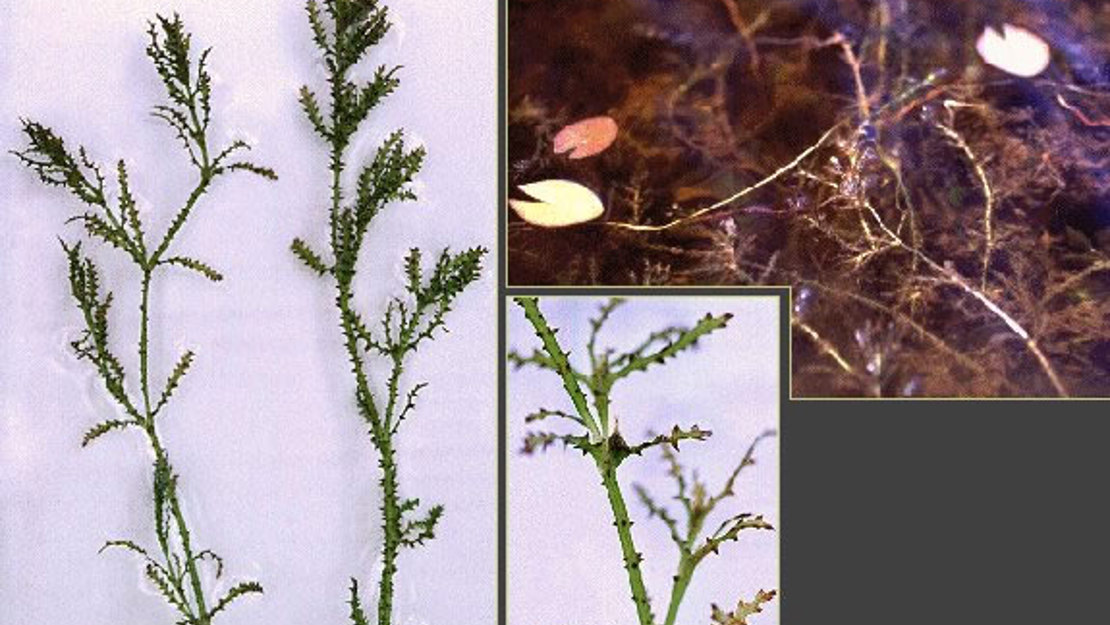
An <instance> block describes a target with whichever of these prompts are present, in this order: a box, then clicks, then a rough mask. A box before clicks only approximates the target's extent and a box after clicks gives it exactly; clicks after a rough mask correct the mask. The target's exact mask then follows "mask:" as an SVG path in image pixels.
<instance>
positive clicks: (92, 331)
mask: <svg viewBox="0 0 1110 625" xmlns="http://www.w3.org/2000/svg"><path fill="white" fill-rule="evenodd" d="M149 34H150V44H149V45H148V46H147V56H149V57H150V60H151V61H152V62H153V63H154V67H155V69H156V70H157V71H158V75H159V76H160V77H161V79H162V84H163V86H164V87H165V89H166V95H167V98H168V102H167V103H166V104H160V105H158V106H155V107H154V111H153V113H152V114H153V115H154V116H155V117H157V118H158V119H160V120H162V121H164V122H165V123H166V124H168V125H169V126H170V128H172V129H173V131H174V132H175V133H176V135H177V138H178V139H179V140H180V142H181V144H182V146H183V147H184V149H185V151H186V153H187V154H188V157H189V162H190V163H191V164H192V165H193V167H194V168H195V169H196V170H197V181H196V183H195V186H194V187H193V189H192V191H191V193H190V194H189V196H188V199H187V200H186V201H185V203H184V205H183V206H182V207H181V208H179V209H178V211H177V212H176V213H175V214H174V217H173V220H172V221H171V222H170V225H169V227H168V228H167V230H166V232H165V233H164V234H162V236H161V237H160V238H153V239H152V238H149V237H148V235H147V232H146V228H145V225H144V223H143V208H141V207H140V206H139V202H138V201H137V200H136V196H135V195H134V193H133V191H132V187H131V182H130V179H129V177H128V169H127V165H126V162H125V161H123V160H120V161H119V162H118V163H117V164H116V167H115V173H116V193H115V194H112V193H111V192H110V190H109V189H108V188H107V187H106V183H107V180H106V176H105V175H104V174H103V172H102V170H101V168H100V166H99V165H97V164H96V163H95V162H94V161H93V160H92V158H91V157H90V156H89V154H88V152H86V150H85V148H83V147H79V148H77V150H76V151H74V150H73V149H71V148H69V147H67V146H66V143H65V141H64V140H63V139H62V138H61V137H59V136H58V135H57V134H55V133H54V131H53V130H51V129H50V128H49V127H47V126H44V125H42V124H40V123H38V122H35V121H31V120H24V121H23V132H24V135H25V136H26V139H27V147H26V148H25V149H23V150H22V151H19V152H16V153H15V154H16V156H17V157H18V158H19V160H20V161H22V163H23V164H24V165H26V166H27V167H29V168H30V169H31V170H33V171H34V172H35V173H36V174H37V175H38V177H39V179H40V180H41V181H42V182H43V183H44V184H46V185H50V186H58V187H62V188H63V189H65V190H66V191H68V192H69V193H70V194H71V195H73V196H74V197H75V198H77V199H78V200H80V201H81V203H83V204H84V205H85V208H84V210H83V211H82V212H80V213H78V214H76V215H74V217H73V218H72V219H70V221H74V222H77V223H79V224H81V225H82V226H83V227H84V229H85V233H86V234H87V235H88V237H89V238H90V239H93V240H100V241H101V242H103V243H106V244H108V245H109V246H110V247H112V248H115V249H117V250H119V251H120V252H122V253H123V254H124V255H126V256H127V257H128V259H129V260H130V262H131V264H132V265H133V266H134V268H135V269H136V270H137V272H138V284H137V285H136V286H137V287H138V289H139V292H140V319H141V320H140V327H139V331H138V341H137V351H138V355H139V372H138V378H139V379H138V385H137V389H136V388H135V382H134V378H129V376H128V374H127V372H126V371H125V369H124V366H123V364H122V362H121V360H120V359H119V357H117V355H116V352H115V346H114V341H113V340H112V335H111V333H110V332H109V311H110V309H111V306H112V299H113V298H112V293H111V292H108V293H107V294H104V293H102V288H101V272H100V270H99V268H98V267H97V264H96V262H95V261H94V260H93V258H92V257H91V256H88V255H87V254H86V253H85V252H84V250H83V249H82V244H81V243H80V242H78V243H65V242H63V243H62V247H63V248H64V249H65V253H66V256H67V258H68V261H69V284H70V290H71V293H72V295H73V298H74V300H75V301H76V303H77V307H78V309H79V310H80V312H81V318H82V320H83V322H84V331H83V333H82V334H81V336H80V338H78V339H77V340H75V341H73V342H72V343H71V344H70V345H71V346H72V348H73V351H74V352H75V353H76V354H77V358H78V359H80V360H87V361H89V363H91V365H92V366H93V367H94V368H95V370H96V373H97V375H98V376H99V377H100V379H101V381H102V382H103V384H104V388H105V390H107V391H108V394H109V395H110V396H111V398H112V399H113V400H114V401H115V403H116V404H117V412H118V414H117V415H116V416H115V417H113V418H109V419H106V420H104V421H101V422H100V423H98V424H97V425H95V426H93V427H92V428H90V429H89V430H88V431H87V432H86V433H85V436H84V438H83V439H82V441H81V445H82V446H85V445H88V444H90V443H92V442H93V441H95V440H97V439H99V438H100V437H102V436H104V435H105V434H109V433H111V432H114V431H117V430H130V429H135V430H139V431H141V432H142V433H143V436H144V437H145V438H146V440H147V442H148V443H149V446H150V450H151V452H152V454H153V456H154V467H153V484H152V486H153V491H152V495H153V513H154V533H155V538H156V543H157V546H156V547H154V548H151V547H146V546H143V542H144V541H138V540H132V539H121V540H110V541H108V542H107V543H105V545H104V547H103V549H102V551H103V550H104V549H109V548H117V549H124V550H127V551H131V552H133V553H134V554H136V555H138V556H139V557H140V558H141V559H142V560H143V567H144V572H145V574H146V577H147V579H148V580H149V581H150V583H151V584H152V585H153V586H154V588H155V589H156V590H157V591H158V593H159V594H160V595H161V596H162V597H163V598H164V599H165V600H166V602H167V603H168V604H169V605H170V606H171V607H172V608H173V609H174V610H175V611H176V612H177V621H176V622H177V623H179V624H185V625H209V623H211V622H212V620H213V619H214V618H215V617H216V616H217V615H218V614H220V613H221V612H223V611H224V610H225V609H227V608H228V606H229V605H230V604H231V603H232V602H233V601H235V600H236V599H237V598H239V597H241V596H243V595H247V594H251V593H261V592H262V586H261V585H260V584H259V583H258V582H254V581H241V582H238V583H236V584H234V585H233V586H231V588H230V589H229V590H227V591H226V593H224V594H223V595H222V596H220V597H218V598H216V599H215V600H214V601H213V600H212V596H211V595H212V590H211V589H210V588H206V584H205V578H206V577H207V574H206V572H205V571H203V568H204V567H211V568H212V569H213V570H214V571H215V576H216V577H217V578H219V577H220V576H221V575H222V573H223V568H224V562H223V559H222V558H221V557H220V556H218V555H216V553H215V552H213V551H212V550H210V549H201V548H199V547H197V545H196V543H195V540H194V538H193V534H192V532H191V531H190V528H189V525H188V522H187V516H186V511H185V509H184V506H183V505H182V502H181V497H180V495H179V489H178V479H179V477H178V474H177V473H176V472H175V470H174V468H173V465H172V464H171V463H170V456H169V451H168V450H167V449H166V447H165V445H164V443H163V441H162V439H161V436H160V434H159V429H158V418H159V417H161V416H163V414H164V413H165V412H166V410H167V409H168V405H169V401H170V399H171V398H172V397H173V394H174V391H176V390H177V388H178V386H179V385H180V384H181V382H182V380H183V378H184V377H185V375H186V374H187V373H188V372H189V370H190V367H191V366H192V364H193V361H194V357H195V356H194V353H193V352H192V351H191V350H186V351H185V352H184V353H183V354H181V356H180V357H179V359H178V361H177V364H175V365H174V367H173V369H172V371H171V372H170V374H169V376H168V377H167V378H166V380H165V382H164V383H163V385H162V388H161V390H160V391H158V390H157V389H156V387H155V384H154V383H153V382H152V381H151V377H152V374H151V368H152V367H151V361H152V360H154V359H155V355H154V354H152V353H151V351H150V346H151V343H152V342H154V343H155V344H157V342H158V341H154V340H153V339H152V337H151V332H150V325H151V318H152V317H153V315H154V312H153V311H152V309H151V301H150V300H151V291H152V289H153V286H154V278H155V277H156V276H157V275H159V274H161V273H163V270H165V269H168V268H171V267H179V268H183V269H188V270H190V271H194V272H196V273H198V274H200V275H201V276H203V277H205V278H207V279H209V280H211V281H213V282H219V281H220V280H222V279H223V276H222V275H221V274H220V273H219V272H218V271H216V270H215V269H214V268H212V267H211V266H210V265H209V264H207V263H205V262H203V261H200V260H197V259H196V258H195V257H192V256H179V255H175V253H174V252H173V251H172V249H171V248H172V247H173V244H174V242H175V240H176V238H177V235H178V233H179V232H180V231H181V228H182V227H183V226H184V225H185V223H186V221H187V220H188V219H189V217H190V216H191V215H192V212H193V209H194V208H195V207H196V206H197V204H198V203H199V201H200V200H201V199H202V198H203V197H204V195H205V194H206V193H207V192H208V191H209V190H210V188H211V185H212V183H213V182H214V181H215V180H216V179H217V178H219V177H221V176H222V175H224V174H228V173H231V172H234V171H249V172H252V173H254V174H257V175H259V176H262V177H263V178H267V179H271V180H273V179H276V178H277V175H276V174H275V173H274V172H273V171H272V170H271V169H268V168H266V167H261V166H259V165H256V164H254V163H251V162H249V161H242V160H236V158H235V156H236V155H237V153H239V152H241V151H243V150H247V149H249V146H248V145H247V144H246V143H244V142H242V141H234V142H232V143H231V144H230V145H228V146H227V147H225V148H223V149H221V150H219V151H217V150H216V149H214V146H212V145H210V143H209V126H210V122H211V112H212V111H211V106H210V99H211V88H212V79H211V76H210V75H209V73H208V57H209V52H210V49H206V50H204V51H203V52H201V54H200V56H199V58H198V59H197V60H196V61H195V62H194V61H193V59H192V57H191V54H190V53H191V43H192V37H191V35H190V34H189V33H187V32H186V31H185V27H184V25H183V24H182V22H181V19H180V18H179V17H177V16H176V15H175V16H174V17H173V18H166V17H162V16H158V18H157V22H156V23H151V25H150V30H149ZM136 391H137V392H138V396H136V394H135V393H136Z"/></svg>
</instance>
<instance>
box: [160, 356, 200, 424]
mask: <svg viewBox="0 0 1110 625" xmlns="http://www.w3.org/2000/svg"><path fill="white" fill-rule="evenodd" d="M194 356H195V354H193V352H192V350H186V351H185V353H184V354H181V358H179V359H178V360H177V364H176V365H174V367H173V371H172V372H170V376H169V377H168V378H166V386H165V388H164V389H163V390H162V396H161V397H160V398H159V399H158V403H157V404H156V405H155V406H154V410H153V411H152V414H154V415H156V414H158V412H159V411H161V410H162V407H163V406H165V405H166V403H167V402H168V401H169V400H170V397H172V396H173V393H174V391H176V390H177V387H178V385H180V384H181V378H183V377H185V374H186V373H188V372H189V368H190V367H192V366H193V357H194Z"/></svg>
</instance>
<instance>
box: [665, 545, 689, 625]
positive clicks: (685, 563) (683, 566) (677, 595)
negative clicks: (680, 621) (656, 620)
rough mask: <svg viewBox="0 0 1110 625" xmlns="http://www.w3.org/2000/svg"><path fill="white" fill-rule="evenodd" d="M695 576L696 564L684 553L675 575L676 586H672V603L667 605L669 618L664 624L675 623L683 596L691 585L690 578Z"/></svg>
mask: <svg viewBox="0 0 1110 625" xmlns="http://www.w3.org/2000/svg"><path fill="white" fill-rule="evenodd" d="M693 577H694V564H693V562H691V561H690V559H689V557H687V556H686V555H685V554H683V556H682V559H681V560H680V561H679V563H678V573H677V574H676V575H675V576H674V586H672V587H671V603H670V605H669V606H668V607H667V620H665V621H663V625H674V622H675V619H677V618H678V607H679V606H680V605H682V597H683V596H684V595H685V594H686V588H687V587H689V586H690V580H691V579H693Z"/></svg>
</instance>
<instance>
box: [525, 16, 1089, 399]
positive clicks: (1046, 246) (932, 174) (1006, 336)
mask: <svg viewBox="0 0 1110 625" xmlns="http://www.w3.org/2000/svg"><path fill="white" fill-rule="evenodd" d="M512 5H513V7H512V11H513V12H514V14H515V16H516V17H515V19H514V22H513V29H514V30H513V32H512V33H511V34H510V37H509V57H510V58H509V65H510V76H509V97H508V104H509V130H508V142H509V162H510V171H509V182H510V184H511V187H512V188H513V189H514V191H513V193H514V195H516V191H515V189H516V188H519V187H521V186H522V185H524V184H529V183H532V182H534V181H536V180H546V179H565V180H572V181H574V182H577V183H579V184H582V185H584V186H587V187H589V188H590V189H592V190H593V191H594V192H595V193H596V194H597V195H598V196H599V197H601V198H604V201H605V206H604V218H603V219H600V220H595V221H592V222H589V223H585V224H581V225H577V226H574V227H569V228H561V229H558V230H556V229H552V228H545V227H541V226H537V225H535V224H533V223H529V222H528V221H527V220H526V219H517V218H516V216H515V215H510V216H509V218H510V222H509V226H508V227H509V238H508V246H509V251H508V257H509V267H508V271H509V283H510V284H513V285H517V286H523V285H550V284H560V285H568V284H612V285H622V284H625V285H627V284H641V285H643V284H653V285H654V284H667V285H690V284H700V285H710V284H712V285H716V284H743V285H789V286H791V287H793V295H794V301H795V304H796V306H795V310H794V316H793V327H794V336H795V340H794V341H793V345H792V350H793V359H792V366H793V369H794V371H793V377H792V384H793V392H794V394H796V395H799V396H812V397H821V396H867V397H892V396H893V397H918V396H932V397H940V396H950V397H951V396H954V397H966V396H1011V397H1012V396H1034V397H1042V396H1060V397H1065V396H1110V331H1108V328H1110V325H1108V324H1107V323H1106V319H1107V318H1108V315H1110V256H1108V254H1110V175H1108V172H1110V168H1108V167H1107V159H1106V154H1107V150H1108V149H1110V133H1108V131H1107V128H1108V127H1110V89H1108V87H1107V76H1108V74H1107V71H1108V69H1110V62H1108V60H1110V5H1107V4H1106V3H1091V2H1086V1H1085V0H1061V1H1059V2H1051V3H1050V2H1027V1H1024V0H1003V1H1000V2H997V3H981V2H959V1H957V0H936V1H934V2H907V1H906V0H878V1H875V2H862V1H859V0H845V1H833V0H818V1H815V2H804V3H803V2H795V1H793V0H772V1H769V2H739V1H738V0H692V1H691V2H687V3H683V4H682V6H681V7H678V6H671V4H670V3H665V2H659V1H655V0H648V1H629V0H615V1H614V2H610V3H606V5H605V6H604V7H601V6H599V5H597V4H596V3H588V2H582V1H580V0H568V1H567V2H564V3H560V5H559V7H558V8H557V9H556V8H555V7H553V6H552V5H551V4H550V3H528V2H520V1H516V0H514V2H512ZM998 24H1002V25H1003V26H1002V28H1003V30H1002V33H997V32H996V31H995V25H998ZM570 32H573V33H574V36H573V38H570V37H567V34H568V33H570ZM629 59H635V62H630V61H629ZM541 69H542V70H544V71H541ZM600 112H604V113H605V114H606V115H608V116H610V117H612V118H613V119H614V120H615V121H616V122H617V123H618V124H619V127H620V129H621V134H620V136H619V137H618V138H617V139H616V140H615V141H614V142H613V144H612V145H611V146H610V147H608V148H607V149H606V151H605V152H603V153H600V154H598V155H596V156H595V157H593V158H591V159H583V160H574V161H572V160H570V159H568V158H567V157H565V156H564V155H561V154H557V153H556V152H555V151H554V150H553V149H552V147H553V144H554V141H553V137H554V136H557V135H556V132H557V129H558V128H560V127H561V126H563V125H564V124H565V123H566V122H569V121H572V120H574V119H576V118H579V117H583V116H588V115H594V114H597V113H600Z"/></svg>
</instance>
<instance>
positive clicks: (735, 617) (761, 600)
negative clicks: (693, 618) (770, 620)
mask: <svg viewBox="0 0 1110 625" xmlns="http://www.w3.org/2000/svg"><path fill="white" fill-rule="evenodd" d="M776 594H778V593H776V592H775V591H774V590H760V591H759V592H757V593H756V595H755V598H754V599H753V600H752V601H750V602H748V601H744V600H743V599H741V600H740V602H739V603H737V604H736V609H735V610H733V611H732V612H725V611H724V610H722V609H721V608H718V607H717V606H716V605H715V604H714V605H713V614H712V616H711V618H712V620H713V622H714V623H717V624H718V625H749V623H748V618H749V617H751V616H752V615H754V614H759V613H760V612H762V611H763V605H764V604H765V603H769V602H770V601H771V600H773V599H774V598H775V595H776Z"/></svg>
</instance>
